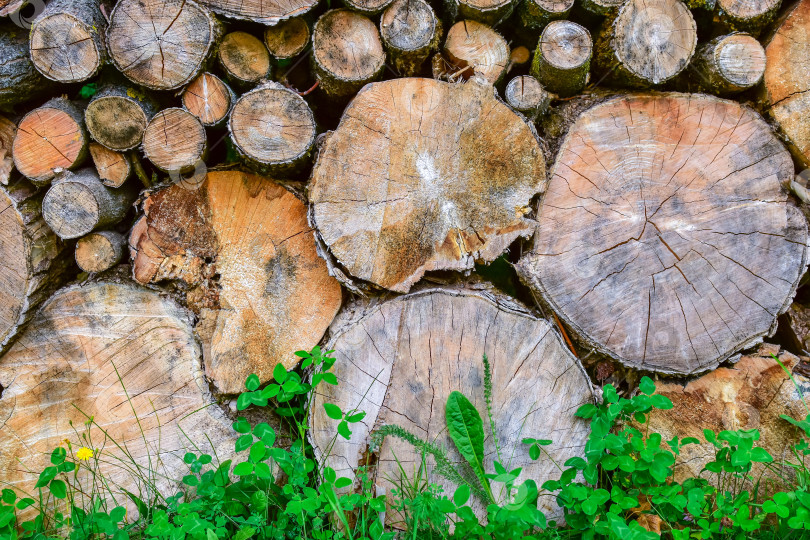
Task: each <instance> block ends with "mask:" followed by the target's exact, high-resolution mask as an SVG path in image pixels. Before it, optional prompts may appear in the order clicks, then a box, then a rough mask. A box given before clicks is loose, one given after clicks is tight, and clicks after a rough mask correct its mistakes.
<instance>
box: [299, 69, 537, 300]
mask: <svg viewBox="0 0 810 540" xmlns="http://www.w3.org/2000/svg"><path fill="white" fill-rule="evenodd" d="M544 184H545V162H544V159H543V155H542V152H541V149H540V146H539V144H538V141H537V139H536V136H535V133H534V132H533V130H532V129H531V128H530V127H529V126H528V125H527V124H526V122H524V121H523V119H521V118H520V117H519V116H518V115H516V114H515V113H514V112H512V110H511V109H509V107H507V106H506V105H505V104H504V103H503V102H501V101H500V100H498V99H497V98H496V97H495V95H494V90H493V88H492V86H490V85H488V84H487V83H486V82H483V81H479V80H477V79H474V80H471V81H470V82H468V83H465V84H463V85H454V84H449V83H444V82H440V81H435V80H433V79H396V80H392V81H385V82H381V83H374V84H372V85H369V86H367V87H366V88H365V89H364V90H363V91H362V92H361V93H359V94H358V95H357V97H356V98H355V99H354V100H353V101H352V103H351V104H350V105H349V107H348V108H347V110H346V112H345V113H344V115H343V118H342V120H341V122H340V125H339V126H338V128H337V130H336V131H334V132H333V133H332V134H331V135H330V136H329V137H328V138H327V139H326V141H325V143H324V145H323V147H322V148H321V151H320V152H319V155H318V161H317V163H316V165H315V167H314V169H313V173H312V178H311V180H310V202H311V204H312V212H313V214H312V219H313V223H314V224H316V225H317V227H318V231H319V234H320V235H321V237H322V238H323V240H324V242H325V243H326V245H327V246H328V247H329V249H330V250H331V252H332V254H333V255H334V256H335V257H336V259H337V260H338V261H340V263H342V264H343V266H344V267H345V268H346V269H347V270H348V272H349V273H350V274H352V275H353V276H354V277H355V278H358V279H361V280H365V281H369V282H372V283H375V284H377V285H379V286H380V287H384V288H387V289H390V290H393V291H399V292H407V291H408V290H409V289H410V288H411V286H412V285H413V284H414V283H415V282H416V281H418V280H419V279H420V278H421V276H422V275H423V274H424V272H425V271H427V270H464V269H468V268H472V267H473V265H474V263H475V261H476V260H484V261H491V260H493V259H494V258H496V257H497V256H498V255H500V254H501V253H502V252H503V251H504V250H505V249H506V247H507V246H508V245H509V244H510V243H511V242H512V241H514V240H515V239H516V238H517V237H519V236H522V235H526V234H529V232H530V231H531V230H532V229H533V227H532V225H531V224H530V222H529V221H528V220H526V219H524V215H525V214H526V213H528V212H529V207H528V205H529V202H530V200H531V199H532V197H534V195H535V194H537V193H538V192H540V191H542V190H543V187H544ZM368 245H374V246H377V247H376V248H375V249H374V250H369V249H367V246H368Z"/></svg>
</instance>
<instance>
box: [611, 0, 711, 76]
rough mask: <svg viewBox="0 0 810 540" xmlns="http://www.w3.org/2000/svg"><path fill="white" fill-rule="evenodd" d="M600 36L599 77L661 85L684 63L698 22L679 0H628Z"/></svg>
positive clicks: (690, 52) (692, 46) (694, 42)
mask: <svg viewBox="0 0 810 540" xmlns="http://www.w3.org/2000/svg"><path fill="white" fill-rule="evenodd" d="M602 28H603V29H602V31H601V32H600V34H599V37H598V38H597V40H596V54H595V68H596V72H597V73H598V74H599V76H600V77H604V78H606V79H607V80H608V81H611V82H614V83H616V84H620V85H624V86H635V87H645V86H649V85H660V84H663V83H665V82H666V81H668V80H670V79H672V78H673V77H675V76H676V75H678V74H679V73H680V72H681V71H683V70H684V68H686V66H687V64H688V63H689V61H690V60H691V59H692V55H693V54H694V53H695V47H696V45H697V25H696V24H695V19H694V18H693V17H692V13H691V12H690V11H689V9H688V8H687V7H686V6H685V5H684V4H683V2H681V1H680V0H628V1H627V2H625V3H623V4H621V7H619V9H618V12H617V13H616V14H615V15H614V16H612V17H611V18H610V19H609V20H608V21H607V22H606V23H605V24H604V25H603V26H602Z"/></svg>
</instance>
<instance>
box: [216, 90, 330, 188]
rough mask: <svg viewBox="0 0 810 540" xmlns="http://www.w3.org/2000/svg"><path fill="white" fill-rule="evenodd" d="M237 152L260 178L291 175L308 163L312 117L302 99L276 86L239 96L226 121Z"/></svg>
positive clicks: (312, 136) (313, 124) (314, 130)
mask: <svg viewBox="0 0 810 540" xmlns="http://www.w3.org/2000/svg"><path fill="white" fill-rule="evenodd" d="M228 129H229V131H230V133H231V139H232V140H233V143H234V146H235V147H236V150H237V151H238V152H239V153H240V154H241V155H242V157H243V158H244V159H245V160H246V162H247V163H248V165H249V166H251V167H252V168H253V169H255V170H257V171H258V172H260V173H263V174H293V173H295V172H297V171H300V170H301V168H302V167H303V166H304V165H305V164H306V163H308V162H309V158H310V155H311V153H312V146H313V144H314V143H315V135H316V133H317V132H316V129H315V117H314V116H313V115H312V111H311V110H310V109H309V105H307V102H306V101H304V98H302V97H301V96H299V95H298V94H297V93H295V92H294V91H292V90H290V89H288V88H285V87H283V86H282V85H280V84H278V83H275V82H268V83H266V84H264V85H262V86H259V87H258V88H256V89H255V90H251V91H250V92H248V93H247V94H244V95H242V97H240V98H239V100H238V101H237V102H236V105H234V107H233V111H232V112H231V116H230V119H229V120H228Z"/></svg>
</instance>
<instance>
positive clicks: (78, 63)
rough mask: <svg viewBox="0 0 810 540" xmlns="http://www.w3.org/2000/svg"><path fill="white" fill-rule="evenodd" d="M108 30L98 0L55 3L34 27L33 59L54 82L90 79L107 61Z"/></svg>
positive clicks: (32, 30)
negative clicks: (106, 40) (106, 36)
mask: <svg viewBox="0 0 810 540" xmlns="http://www.w3.org/2000/svg"><path fill="white" fill-rule="evenodd" d="M106 28H107V21H106V19H104V16H103V15H102V14H101V10H100V9H99V4H98V2H97V1H96V0H55V1H52V2H51V3H49V4H48V5H47V6H46V7H45V9H44V10H43V12H42V14H41V15H40V16H39V17H37V19H36V20H35V21H34V23H33V25H32V26H31V60H32V61H33V63H34V66H36V68H37V69H38V70H39V72H40V73H42V74H43V75H44V76H45V77H47V78H49V79H51V80H53V81H58V82H62V83H75V82H80V81H84V80H87V79H89V78H90V77H92V76H94V75H95V74H96V73H97V72H98V70H99V68H100V67H101V65H102V64H103V63H104V62H105V60H106V57H107V49H106V46H105V44H104V31H105V30H106Z"/></svg>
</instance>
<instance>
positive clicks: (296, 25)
mask: <svg viewBox="0 0 810 540" xmlns="http://www.w3.org/2000/svg"><path fill="white" fill-rule="evenodd" d="M309 38H310V32H309V25H308V24H307V21H306V20H304V19H303V18H300V17H296V18H295V19H289V20H286V21H283V22H280V23H278V24H277V25H276V26H269V27H268V28H267V29H266V30H265V31H264V44H265V45H266V46H267V49H268V50H269V51H270V54H271V55H273V58H275V59H276V60H277V61H279V62H280V63H286V62H289V61H290V60H292V59H293V58H295V57H296V56H298V55H299V54H301V53H302V52H304V49H306V48H307V46H308V45H309Z"/></svg>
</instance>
